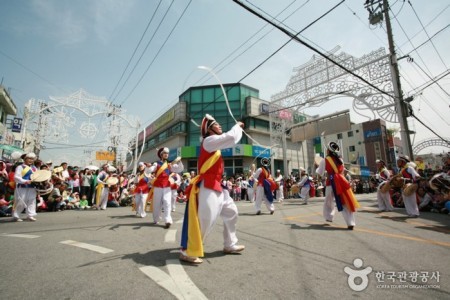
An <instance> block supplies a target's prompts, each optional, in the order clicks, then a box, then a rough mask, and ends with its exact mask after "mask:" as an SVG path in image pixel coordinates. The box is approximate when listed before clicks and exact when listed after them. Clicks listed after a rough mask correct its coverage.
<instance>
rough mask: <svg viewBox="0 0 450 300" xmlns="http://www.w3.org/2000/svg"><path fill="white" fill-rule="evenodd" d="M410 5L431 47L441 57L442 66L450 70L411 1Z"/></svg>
mask: <svg viewBox="0 0 450 300" xmlns="http://www.w3.org/2000/svg"><path fill="white" fill-rule="evenodd" d="M408 4H409V5H410V6H411V8H412V10H413V12H414V14H415V15H416V18H417V20H419V23H420V25H421V26H422V29H423V30H424V31H425V34H426V35H427V37H428V39H429V40H430V42H431V45H432V46H433V48H434V50H435V51H436V53H437V55H438V56H439V59H440V60H441V62H442V64H443V65H444V67H445V68H446V69H448V67H447V65H446V64H445V62H444V60H443V59H442V57H441V54H440V53H439V51H438V50H437V49H436V46H435V45H434V43H433V41H432V40H431V38H430V35H429V34H428V31H427V30H426V29H425V26H423V23H422V21H421V20H420V18H419V16H418V15H417V12H416V10H415V9H414V7H413V6H412V4H411V1H409V0H408Z"/></svg>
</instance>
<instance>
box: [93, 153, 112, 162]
mask: <svg viewBox="0 0 450 300" xmlns="http://www.w3.org/2000/svg"><path fill="white" fill-rule="evenodd" d="M95 159H96V160H109V161H113V160H115V159H116V153H114V152H109V151H97V152H95Z"/></svg>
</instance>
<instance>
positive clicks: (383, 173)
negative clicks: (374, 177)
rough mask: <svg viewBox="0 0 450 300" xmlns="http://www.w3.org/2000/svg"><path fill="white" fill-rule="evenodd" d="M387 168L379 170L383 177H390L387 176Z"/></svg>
mask: <svg viewBox="0 0 450 300" xmlns="http://www.w3.org/2000/svg"><path fill="white" fill-rule="evenodd" d="M385 170H386V168H382V169H381V170H379V174H380V177H381V178H383V179H388V178H387V176H386V173H385V172H384V171H385Z"/></svg>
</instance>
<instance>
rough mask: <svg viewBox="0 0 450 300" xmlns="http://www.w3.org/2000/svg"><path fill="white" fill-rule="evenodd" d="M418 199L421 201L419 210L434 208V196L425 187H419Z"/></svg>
mask: <svg viewBox="0 0 450 300" xmlns="http://www.w3.org/2000/svg"><path fill="white" fill-rule="evenodd" d="M417 200H418V201H419V211H430V210H431V209H432V208H433V201H432V197H431V195H430V194H429V193H427V191H426V190H425V188H423V187H419V188H418V189H417Z"/></svg>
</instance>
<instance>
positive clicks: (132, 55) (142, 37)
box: [108, 0, 162, 99]
mask: <svg viewBox="0 0 450 300" xmlns="http://www.w3.org/2000/svg"><path fill="white" fill-rule="evenodd" d="M161 2H162V0H159V3H158V6H157V7H156V9H155V11H154V12H153V15H152V16H151V18H150V20H149V21H148V23H147V27H145V30H144V32H143V33H142V35H141V38H140V40H139V42H138V43H137V45H136V47H135V48H134V51H133V54H131V57H130V59H129V60H128V63H127V65H126V67H125V69H124V70H123V72H122V75H121V76H120V78H119V80H118V81H117V83H116V86H115V87H114V89H113V91H112V92H111V95H110V96H109V98H108V99H112V96H113V95H114V93H115V92H116V90H117V87H118V86H119V83H120V82H121V81H122V79H123V76H124V75H125V72H126V71H127V69H128V67H129V66H130V63H131V61H132V60H133V58H134V55H135V54H136V52H137V49H138V48H139V46H140V45H141V42H142V40H143V39H144V36H145V34H146V33H147V30H148V28H149V27H150V24H151V23H152V22H153V19H154V17H155V15H156V12H157V11H158V8H159V6H160V5H161Z"/></svg>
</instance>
